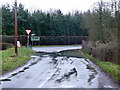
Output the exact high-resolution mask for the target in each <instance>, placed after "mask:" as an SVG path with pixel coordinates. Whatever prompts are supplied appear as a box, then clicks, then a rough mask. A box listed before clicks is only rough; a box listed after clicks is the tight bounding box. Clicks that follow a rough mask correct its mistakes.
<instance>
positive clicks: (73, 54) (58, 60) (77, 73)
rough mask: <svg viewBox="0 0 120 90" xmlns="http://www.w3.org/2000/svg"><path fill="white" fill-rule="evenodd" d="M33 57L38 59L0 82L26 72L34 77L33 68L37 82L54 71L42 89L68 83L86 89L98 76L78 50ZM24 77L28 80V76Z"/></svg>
mask: <svg viewBox="0 0 120 90" xmlns="http://www.w3.org/2000/svg"><path fill="white" fill-rule="evenodd" d="M35 56H37V57H38V58H36V57H33V58H32V62H29V64H28V66H25V67H24V68H23V69H22V70H19V71H17V72H16V73H13V74H11V75H10V76H9V77H8V78H10V79H3V80H1V81H11V79H12V78H14V76H17V75H19V74H20V73H25V71H27V70H29V71H28V72H29V73H31V74H33V75H32V76H34V75H36V74H35V73H33V71H32V72H31V71H30V68H31V70H34V69H33V68H35V70H36V69H37V70H38V72H37V73H38V74H39V75H40V77H41V79H40V77H39V78H38V79H39V81H42V79H44V78H45V76H46V77H48V76H49V74H50V73H51V72H52V71H53V70H55V72H54V73H53V74H52V75H51V74H50V77H49V78H48V81H47V82H46V83H45V85H42V87H48V88H49V87H62V86H64V85H66V86H67V85H68V84H69V85H70V83H73V84H72V85H74V86H73V87H80V85H81V87H82V86H83V87H86V86H87V85H88V84H89V83H90V84H91V83H92V81H93V79H95V78H96V75H97V74H98V73H97V71H96V70H95V68H94V67H92V66H91V65H90V63H89V61H88V60H87V59H85V58H84V56H83V55H82V53H81V51H80V50H66V51H60V52H51V53H45V52H36V54H35ZM37 65H38V66H37ZM32 67H33V68H32ZM40 67H41V68H40ZM38 68H40V69H38ZM40 73H41V74H40ZM42 75H43V76H42ZM26 77H27V78H26V79H27V80H28V77H30V76H26ZM29 79H30V78H29ZM90 84H89V85H90ZM69 85H68V86H69Z"/></svg>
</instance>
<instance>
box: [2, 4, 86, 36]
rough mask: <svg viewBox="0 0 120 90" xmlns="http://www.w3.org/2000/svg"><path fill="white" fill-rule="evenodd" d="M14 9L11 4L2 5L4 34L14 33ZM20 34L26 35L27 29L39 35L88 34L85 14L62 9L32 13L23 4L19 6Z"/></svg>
mask: <svg viewBox="0 0 120 90" xmlns="http://www.w3.org/2000/svg"><path fill="white" fill-rule="evenodd" d="M14 9H15V7H14V6H13V7H12V9H11V8H10V6H9V4H7V5H3V6H2V34H3V35H14V13H15V12H14ZM17 15H18V17H17V19H18V34H19V35H26V32H25V29H31V30H32V33H34V34H35V35H39V36H87V35H88V33H87V29H85V28H84V27H83V26H84V21H83V15H82V13H81V12H78V11H76V12H75V13H74V14H71V13H69V14H65V15H64V14H63V13H62V12H61V10H53V11H52V12H43V11H42V10H37V11H34V12H32V13H30V12H29V11H28V10H27V9H24V6H23V5H22V4H19V7H18V8H17Z"/></svg>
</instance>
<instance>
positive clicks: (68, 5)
mask: <svg viewBox="0 0 120 90" xmlns="http://www.w3.org/2000/svg"><path fill="white" fill-rule="evenodd" d="M14 1H15V0H0V6H1V4H6V3H9V4H10V5H13V3H14ZM17 1H18V4H19V3H22V4H23V5H24V7H25V9H26V8H27V9H28V10H29V11H34V10H36V9H39V10H42V11H49V10H50V8H52V9H60V10H61V11H62V12H63V13H67V12H68V11H70V12H71V11H73V10H79V11H87V10H88V9H89V8H90V7H91V6H92V4H93V3H94V2H97V1H98V0H17Z"/></svg>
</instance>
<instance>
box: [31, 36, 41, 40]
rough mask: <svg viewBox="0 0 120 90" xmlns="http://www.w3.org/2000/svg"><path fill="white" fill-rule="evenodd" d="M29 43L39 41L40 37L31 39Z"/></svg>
mask: <svg viewBox="0 0 120 90" xmlns="http://www.w3.org/2000/svg"><path fill="white" fill-rule="evenodd" d="M31 41H40V37H31Z"/></svg>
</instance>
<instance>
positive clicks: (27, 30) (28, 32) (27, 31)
mask: <svg viewBox="0 0 120 90" xmlns="http://www.w3.org/2000/svg"><path fill="white" fill-rule="evenodd" d="M25 31H26V33H27V35H28V40H27V47H29V34H30V32H31V31H32V30H29V29H26V30H25Z"/></svg>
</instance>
